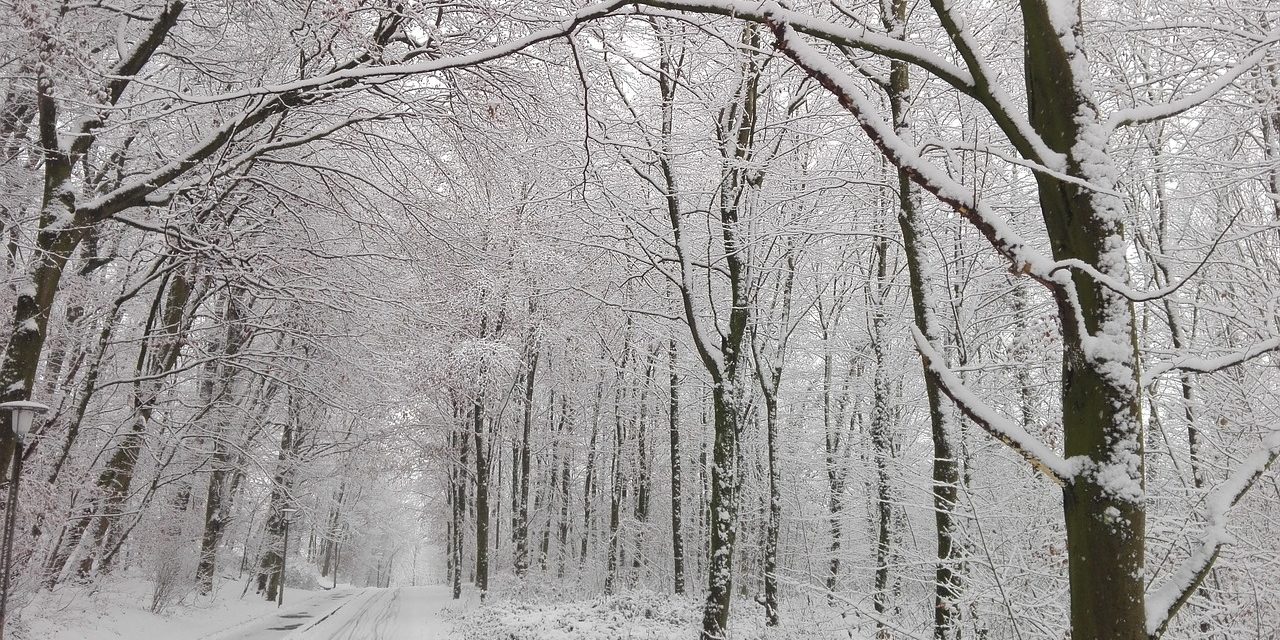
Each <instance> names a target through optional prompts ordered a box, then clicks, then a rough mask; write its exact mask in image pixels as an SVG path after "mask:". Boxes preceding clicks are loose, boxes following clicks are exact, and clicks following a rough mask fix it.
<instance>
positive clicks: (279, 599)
mask: <svg viewBox="0 0 1280 640" xmlns="http://www.w3.org/2000/svg"><path fill="white" fill-rule="evenodd" d="M295 511H297V509H293V508H290V507H285V508H283V509H281V510H280V518H281V519H283V520H284V552H283V553H281V554H280V588H279V589H277V590H276V607H277V608H278V607H280V606H281V605H283V604H284V566H285V562H286V561H287V560H288V558H289V521H290V520H292V519H293V514H294V512H295ZM0 640H3V638H0Z"/></svg>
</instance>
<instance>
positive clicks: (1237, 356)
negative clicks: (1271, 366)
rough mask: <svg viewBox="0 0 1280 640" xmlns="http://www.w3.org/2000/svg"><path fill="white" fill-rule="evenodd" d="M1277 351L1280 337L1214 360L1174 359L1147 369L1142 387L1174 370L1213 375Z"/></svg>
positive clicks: (1185, 357)
mask: <svg viewBox="0 0 1280 640" xmlns="http://www.w3.org/2000/svg"><path fill="white" fill-rule="evenodd" d="M1278 349H1280V336H1276V337H1273V338H1271V339H1270V340H1263V341H1262V342H1258V343H1255V344H1252V345H1249V347H1248V348H1246V349H1243V350H1240V351H1237V352H1235V353H1228V354H1226V355H1221V356H1218V357H1216V358H1200V357H1196V356H1183V357H1181V358H1175V359H1173V360H1170V361H1168V362H1161V363H1160V364H1156V365H1152V366H1150V367H1148V368H1147V371H1146V372H1145V373H1144V374H1143V375H1142V386H1143V387H1147V386H1150V385H1151V384H1152V383H1153V382H1155V381H1156V379H1157V378H1159V377H1160V376H1162V375H1164V374H1166V373H1168V372H1170V371H1173V370H1175V369H1176V370H1178V371H1188V372H1192V373H1214V372H1217V371H1221V370H1223V369H1226V368H1228V367H1234V366H1236V365H1238V364H1242V363H1244V362H1247V361H1249V360H1252V359H1254V358H1256V357H1258V356H1260V355H1263V354H1265V353H1270V352H1272V351H1276V350H1278Z"/></svg>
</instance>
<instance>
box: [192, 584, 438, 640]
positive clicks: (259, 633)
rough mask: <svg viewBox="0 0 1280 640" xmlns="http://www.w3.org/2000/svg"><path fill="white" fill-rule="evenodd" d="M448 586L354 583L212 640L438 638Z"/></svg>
mask: <svg viewBox="0 0 1280 640" xmlns="http://www.w3.org/2000/svg"><path fill="white" fill-rule="evenodd" d="M456 606H457V603H456V601H453V600H451V599H450V598H449V591H448V588H447V587H443V586H437V587H402V588H395V589H358V590H351V591H341V592H335V593H333V594H332V595H328V596H324V597H320V598H315V599H313V600H310V601H308V602H306V603H305V604H304V605H302V606H300V607H297V608H289V607H286V608H285V609H284V611H282V612H281V613H279V614H274V615H271V616H265V617H263V618H260V619H258V620H257V621H255V622H253V623H251V624H250V625H248V626H247V627H243V628H241V629H238V630H236V631H234V632H230V633H226V634H223V635H220V636H218V637H217V640H410V639H413V640H443V639H444V638H448V637H450V624H449V623H448V621H446V620H445V619H444V617H443V616H442V613H443V612H444V610H445V609H447V608H451V607H456Z"/></svg>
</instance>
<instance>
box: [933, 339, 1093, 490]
mask: <svg viewBox="0 0 1280 640" xmlns="http://www.w3.org/2000/svg"><path fill="white" fill-rule="evenodd" d="M911 330H912V336H914V337H915V340H916V348H917V349H919V350H920V354H921V355H922V356H924V359H925V361H926V365H927V366H928V368H929V370H930V371H931V372H933V374H934V375H935V376H936V377H937V379H938V381H939V382H940V383H941V386H942V389H943V390H944V391H945V392H946V394H947V395H948V396H950V397H951V399H952V400H954V401H955V403H956V405H957V406H959V407H961V408H963V409H964V410H965V412H966V413H968V414H969V415H970V416H971V417H973V418H974V419H975V421H977V422H979V424H980V425H981V426H982V428H984V429H986V430H987V431H989V432H990V433H991V434H992V435H994V436H995V437H996V438H998V439H999V440H1000V441H1001V442H1004V443H1005V444H1007V445H1009V446H1010V447H1012V448H1013V449H1015V450H1016V451H1017V452H1018V453H1019V454H1021V455H1022V456H1023V457H1025V458H1026V459H1027V460H1028V461H1029V462H1031V463H1032V464H1033V465H1035V466H1037V467H1038V468H1040V469H1041V470H1042V471H1044V472H1045V473H1046V475H1049V476H1050V477H1052V478H1054V480H1056V481H1057V482H1059V483H1063V482H1067V481H1069V480H1070V479H1071V478H1072V477H1073V476H1074V475H1075V474H1076V472H1077V468H1076V465H1073V464H1071V463H1070V462H1068V461H1067V460H1064V459H1063V458H1062V456H1060V455H1058V453H1057V452H1056V451H1054V450H1052V449H1050V448H1049V447H1048V446H1047V445H1045V444H1044V443H1043V442H1041V441H1040V440H1038V439H1036V438H1035V436H1032V435H1031V434H1030V433H1027V431H1026V429H1023V428H1022V426H1021V425H1019V424H1018V423H1016V422H1014V421H1013V420H1010V419H1008V418H1006V417H1004V416H1002V415H1000V414H999V413H998V412H997V411H996V410H995V409H993V408H991V407H989V406H987V404H986V403H985V402H983V401H982V400H981V399H980V398H978V397H977V396H976V395H974V394H973V392H972V391H970V390H969V389H968V388H967V387H965V386H964V383H963V382H962V381H961V380H960V377H959V376H957V375H956V374H955V373H954V372H952V371H951V370H950V369H948V368H947V367H946V365H945V364H944V361H943V358H942V355H941V354H939V353H938V352H937V351H936V350H934V348H933V346H932V345H930V344H929V341H928V340H927V339H925V337H924V334H922V333H920V330H919V329H917V328H916V327H914V326H913V327H912V328H911Z"/></svg>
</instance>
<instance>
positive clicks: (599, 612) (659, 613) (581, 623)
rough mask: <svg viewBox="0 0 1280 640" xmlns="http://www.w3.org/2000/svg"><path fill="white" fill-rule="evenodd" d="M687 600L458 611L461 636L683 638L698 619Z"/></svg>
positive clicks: (622, 598)
mask: <svg viewBox="0 0 1280 640" xmlns="http://www.w3.org/2000/svg"><path fill="white" fill-rule="evenodd" d="M698 611H699V608H698V604H697V603H696V602H694V601H693V600H690V599H687V598H676V597H673V596H671V595H669V594H659V593H653V592H651V591H636V592H631V593H626V594H620V595H616V596H609V597H600V598H595V599H592V600H579V601H575V602H564V603H558V604H531V603H528V602H516V601H498V602H493V603H491V604H488V605H486V606H483V607H480V608H478V609H474V610H471V611H467V612H465V613H463V614H461V615H460V616H459V617H458V619H457V620H456V622H455V625H454V631H455V632H456V633H457V634H458V635H459V637H461V638H463V640H481V639H485V640H488V639H493V640H617V639H619V638H633V639H636V640H687V639H688V638H691V637H692V636H693V630H694V629H695V627H696V625H697V622H698V617H697V614H698Z"/></svg>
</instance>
